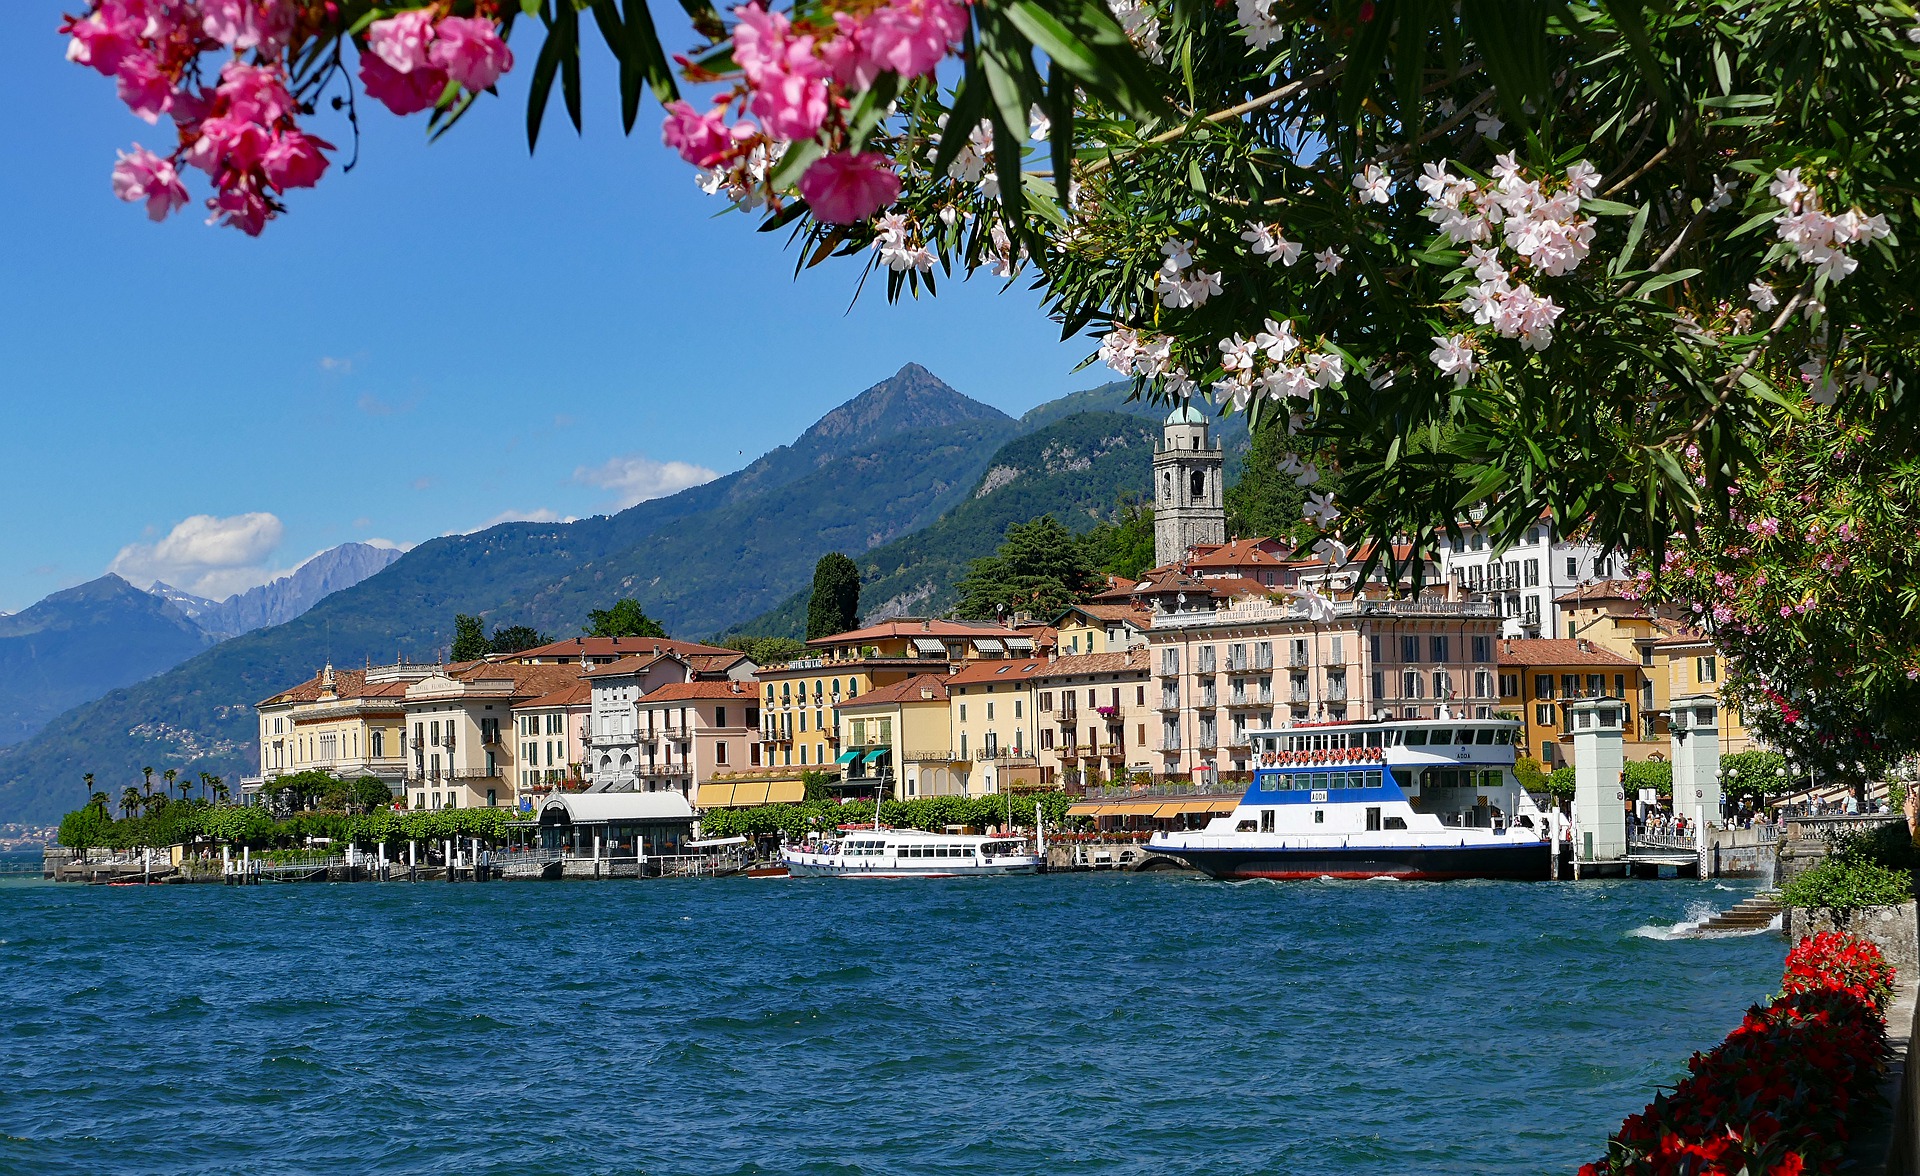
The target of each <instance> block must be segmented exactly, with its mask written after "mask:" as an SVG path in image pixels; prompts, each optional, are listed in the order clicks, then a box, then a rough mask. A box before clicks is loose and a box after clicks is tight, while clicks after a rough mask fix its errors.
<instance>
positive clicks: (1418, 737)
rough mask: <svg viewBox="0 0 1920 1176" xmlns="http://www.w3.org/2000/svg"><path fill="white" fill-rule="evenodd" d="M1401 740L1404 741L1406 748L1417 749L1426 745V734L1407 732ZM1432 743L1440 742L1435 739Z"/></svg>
mask: <svg viewBox="0 0 1920 1176" xmlns="http://www.w3.org/2000/svg"><path fill="white" fill-rule="evenodd" d="M1403 738H1404V739H1405V740H1406V744H1407V746H1408V747H1419V746H1421V745H1423V744H1425V743H1426V741H1427V733H1426V732H1425V731H1408V732H1407V733H1406V734H1405V736H1403ZM1434 742H1435V743H1438V742H1440V741H1439V740H1438V739H1436V740H1434Z"/></svg>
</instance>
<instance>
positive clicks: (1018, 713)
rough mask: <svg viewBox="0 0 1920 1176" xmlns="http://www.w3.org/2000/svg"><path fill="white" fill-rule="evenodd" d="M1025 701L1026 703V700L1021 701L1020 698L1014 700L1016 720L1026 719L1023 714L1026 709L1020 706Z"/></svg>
mask: <svg viewBox="0 0 1920 1176" xmlns="http://www.w3.org/2000/svg"><path fill="white" fill-rule="evenodd" d="M1023 701H1025V700H1024V699H1019V698H1016V699H1014V700H1013V717H1014V718H1016V719H1018V718H1022V717H1024V716H1023V714H1022V712H1023V711H1024V710H1025V709H1026V708H1025V707H1023V706H1021V705H1020V704H1021V703H1022V702H1023Z"/></svg>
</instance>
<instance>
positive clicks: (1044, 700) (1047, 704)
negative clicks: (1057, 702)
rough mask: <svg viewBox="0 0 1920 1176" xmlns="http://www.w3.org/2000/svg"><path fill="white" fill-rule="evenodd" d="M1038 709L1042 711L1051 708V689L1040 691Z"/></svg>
mask: <svg viewBox="0 0 1920 1176" xmlns="http://www.w3.org/2000/svg"><path fill="white" fill-rule="evenodd" d="M1040 709H1041V710H1042V711H1051V710H1052V709H1053V691H1051V690H1042V691H1041V692H1040Z"/></svg>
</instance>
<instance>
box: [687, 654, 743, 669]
mask: <svg viewBox="0 0 1920 1176" xmlns="http://www.w3.org/2000/svg"><path fill="white" fill-rule="evenodd" d="M677 656H678V657H679V658H680V660H681V661H684V662H686V663H687V665H688V666H690V667H692V669H693V672H694V673H696V674H724V673H726V672H727V671H728V670H730V669H732V668H733V667H734V666H737V665H739V664H740V663H741V662H743V661H746V660H747V655H746V654H744V653H738V652H735V651H733V650H728V651H727V652H726V653H683V654H679V655H677Z"/></svg>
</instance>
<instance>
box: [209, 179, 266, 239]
mask: <svg viewBox="0 0 1920 1176" xmlns="http://www.w3.org/2000/svg"><path fill="white" fill-rule="evenodd" d="M207 207H208V208H210V209H212V210H213V215H212V216H210V217H208V218H207V223H208V224H214V223H216V222H217V223H219V224H224V225H227V226H229V227H231V228H236V229H239V230H240V231H241V232H243V233H245V234H246V235H247V236H249V237H258V236H259V235H260V230H262V229H264V228H266V227H267V222H268V221H269V220H271V219H273V206H272V205H270V204H268V203H267V198H266V196H265V195H264V194H263V193H261V191H260V189H259V188H258V187H257V186H255V185H254V184H253V183H252V182H251V181H250V180H242V181H241V182H239V183H237V184H235V185H234V186H232V187H229V188H222V189H221V190H220V193H219V194H218V195H216V196H215V197H214V198H213V199H211V200H209V201H207Z"/></svg>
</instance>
